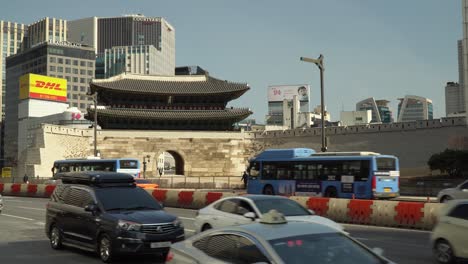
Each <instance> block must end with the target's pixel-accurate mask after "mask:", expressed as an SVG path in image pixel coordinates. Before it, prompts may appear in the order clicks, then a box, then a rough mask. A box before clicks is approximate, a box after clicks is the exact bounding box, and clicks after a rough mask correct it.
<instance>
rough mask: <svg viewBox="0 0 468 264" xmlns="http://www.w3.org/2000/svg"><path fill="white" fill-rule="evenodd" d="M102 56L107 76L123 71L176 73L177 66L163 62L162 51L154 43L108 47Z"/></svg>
mask: <svg viewBox="0 0 468 264" xmlns="http://www.w3.org/2000/svg"><path fill="white" fill-rule="evenodd" d="M101 56H103V61H104V76H105V78H109V77H112V76H115V75H119V74H121V73H131V74H142V75H145V74H146V75H166V76H173V75H174V69H175V68H173V67H172V65H169V67H168V65H167V64H165V63H161V62H162V61H163V60H164V58H163V55H162V52H160V51H159V50H157V49H156V48H155V47H154V46H153V45H145V46H143V45H142V46H123V47H113V48H111V49H106V50H105V52H104V54H103V55H100V57H101ZM101 64H102V63H101Z"/></svg>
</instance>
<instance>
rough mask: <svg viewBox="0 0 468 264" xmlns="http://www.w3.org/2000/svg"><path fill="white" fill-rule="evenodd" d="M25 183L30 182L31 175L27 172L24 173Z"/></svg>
mask: <svg viewBox="0 0 468 264" xmlns="http://www.w3.org/2000/svg"><path fill="white" fill-rule="evenodd" d="M23 183H29V177H28V175H27V174H26V173H25V174H24V177H23Z"/></svg>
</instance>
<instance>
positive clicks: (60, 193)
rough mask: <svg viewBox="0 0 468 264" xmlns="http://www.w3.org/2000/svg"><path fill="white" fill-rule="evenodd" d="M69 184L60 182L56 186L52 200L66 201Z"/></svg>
mask: <svg viewBox="0 0 468 264" xmlns="http://www.w3.org/2000/svg"><path fill="white" fill-rule="evenodd" d="M67 189H68V186H66V185H62V184H59V185H57V186H56V187H55V190H54V192H53V193H52V195H51V196H50V200H51V201H53V202H57V203H64V202H65V194H66V190H67Z"/></svg>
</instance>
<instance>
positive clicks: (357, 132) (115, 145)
mask: <svg viewBox="0 0 468 264" xmlns="http://www.w3.org/2000/svg"><path fill="white" fill-rule="evenodd" d="M33 134H34V138H33V144H32V146H31V147H30V148H28V149H27V151H24V152H23V153H22V155H20V161H19V165H18V167H17V168H16V170H14V171H13V174H14V175H21V176H22V175H23V174H24V172H27V173H28V175H30V176H32V175H35V176H36V175H40V176H41V177H44V176H49V175H51V171H50V169H51V167H52V164H53V161H54V160H60V159H66V158H84V157H86V156H90V155H92V153H93V151H92V150H93V131H92V130H91V129H78V128H68V127H64V126H57V125H42V127H41V128H40V129H37V130H36V133H33ZM326 135H327V138H328V142H329V143H328V150H329V151H374V152H379V153H383V154H392V155H396V156H397V157H399V159H400V169H401V172H402V175H414V176H417V175H428V174H429V173H430V171H429V169H428V167H427V165H426V164H427V160H428V159H429V157H430V156H431V155H432V154H433V153H437V152H441V151H443V150H444V149H446V148H452V149H468V127H467V126H466V125H465V119H464V118H444V119H441V120H432V121H418V122H406V123H394V124H382V125H366V126H351V127H336V128H335V127H332V128H327V129H326ZM292 147H307V148H313V149H315V150H320V148H321V136H320V128H310V129H295V130H279V131H260V132H232V131H231V132H199V131H138V130H125V131H123V130H105V131H98V149H99V150H100V152H101V156H102V157H103V158H117V157H132V158H138V159H140V161H141V162H142V161H143V157H146V156H148V155H149V156H150V162H149V163H148V166H147V176H157V175H158V174H157V170H156V160H157V157H159V155H160V154H161V153H163V152H164V151H167V152H170V153H171V154H173V156H174V155H175V156H177V157H179V158H180V160H181V161H182V162H179V164H176V166H177V165H178V166H180V168H181V170H183V174H184V175H186V176H209V177H212V176H240V175H241V173H242V171H243V170H245V166H246V165H247V161H248V159H249V158H250V157H253V156H255V155H256V154H257V153H259V152H261V151H262V150H264V149H267V148H292ZM177 157H176V158H177Z"/></svg>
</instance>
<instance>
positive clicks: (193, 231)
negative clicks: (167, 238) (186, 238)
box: [184, 229, 196, 233]
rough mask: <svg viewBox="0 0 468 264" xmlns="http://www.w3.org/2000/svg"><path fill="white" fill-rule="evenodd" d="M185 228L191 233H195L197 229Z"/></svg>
mask: <svg viewBox="0 0 468 264" xmlns="http://www.w3.org/2000/svg"><path fill="white" fill-rule="evenodd" d="M184 230H185V231H187V232H190V233H195V232H196V231H195V230H193V229H184Z"/></svg>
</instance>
